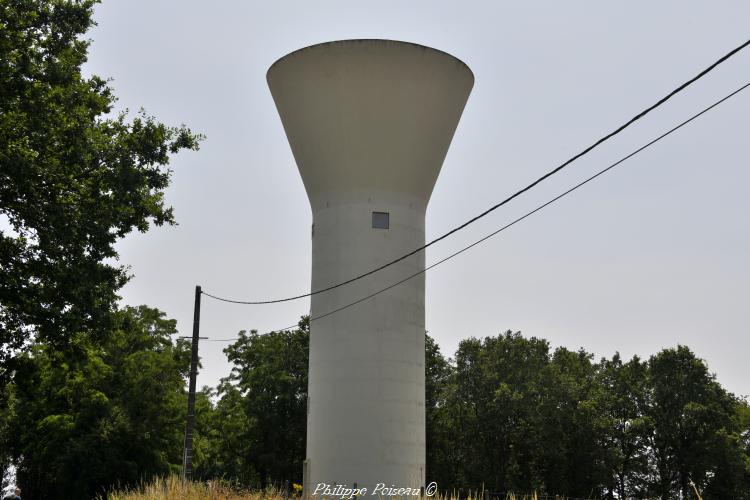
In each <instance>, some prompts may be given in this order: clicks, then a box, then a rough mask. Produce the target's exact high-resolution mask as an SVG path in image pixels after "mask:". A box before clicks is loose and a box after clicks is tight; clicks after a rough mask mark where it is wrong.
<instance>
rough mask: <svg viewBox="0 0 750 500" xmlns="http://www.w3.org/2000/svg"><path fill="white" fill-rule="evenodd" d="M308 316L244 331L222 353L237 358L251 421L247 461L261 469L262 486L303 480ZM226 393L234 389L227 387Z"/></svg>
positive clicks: (236, 377) (237, 379) (235, 375)
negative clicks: (291, 324) (292, 324)
mask: <svg viewBox="0 0 750 500" xmlns="http://www.w3.org/2000/svg"><path fill="white" fill-rule="evenodd" d="M309 345H310V321H309V318H308V317H304V318H302V319H301V320H300V322H299V326H298V328H297V329H295V330H284V331H278V332H269V333H266V334H263V335H261V334H259V333H258V332H257V331H255V330H253V331H251V332H250V333H249V334H247V333H246V332H244V331H242V332H240V338H239V340H237V342H235V343H234V344H232V345H230V346H229V347H227V348H226V349H225V350H224V352H225V353H226V354H227V358H228V359H229V361H230V362H232V363H234V368H233V369H232V375H231V377H230V380H231V381H232V382H234V383H236V385H237V389H238V390H239V393H240V394H241V396H242V399H243V401H242V404H243V408H244V410H245V415H246V417H247V421H248V424H249V425H248V429H247V431H246V433H245V434H244V437H245V440H246V446H247V447H246V449H245V460H246V462H247V463H248V464H249V465H251V466H252V468H253V469H254V470H255V471H256V472H257V476H258V479H259V482H260V485H259V486H260V487H261V488H265V487H266V486H267V485H268V484H273V483H275V484H277V485H280V484H281V483H282V482H283V481H285V480H289V481H294V482H297V483H301V482H302V462H303V460H304V457H305V438H306V435H307V432H306V431H307V419H306V415H307V370H308V356H309ZM225 394H227V397H236V394H235V393H233V392H232V391H230V390H226V391H225Z"/></svg>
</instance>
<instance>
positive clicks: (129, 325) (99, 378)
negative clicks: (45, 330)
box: [7, 306, 190, 499]
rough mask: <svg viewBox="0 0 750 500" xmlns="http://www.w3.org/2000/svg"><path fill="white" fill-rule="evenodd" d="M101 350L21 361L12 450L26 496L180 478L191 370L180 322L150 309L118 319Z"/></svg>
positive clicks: (68, 494)
mask: <svg viewBox="0 0 750 500" xmlns="http://www.w3.org/2000/svg"><path fill="white" fill-rule="evenodd" d="M115 324H116V325H117V326H116V328H115V329H114V330H113V331H112V332H110V333H109V334H108V335H107V336H106V337H105V338H104V339H102V340H101V341H100V342H97V343H92V342H90V341H89V340H88V339H87V338H86V336H79V337H77V338H75V339H74V340H73V347H74V349H73V350H72V351H73V354H71V352H70V351H69V352H67V353H61V352H60V351H57V350H55V349H54V348H52V347H50V346H48V345H46V344H37V345H35V346H34V347H33V348H32V349H31V350H30V351H29V352H28V353H26V354H24V355H23V356H21V357H20V359H19V364H18V373H17V376H16V377H15V383H14V384H13V385H12V388H13V390H14V393H15V402H14V405H13V415H12V419H11V422H10V427H11V429H10V432H9V433H8V437H7V445H8V447H9V448H8V449H9V450H10V452H11V453H12V456H13V458H14V461H15V463H16V465H17V477H18V482H19V484H21V485H22V487H23V490H24V494H25V496H29V497H31V498H71V499H78V498H91V497H92V496H94V494H95V493H97V492H102V491H104V490H105V489H106V488H108V487H111V486H114V485H130V484H136V483H137V482H138V481H139V480H141V479H142V478H150V477H152V476H154V475H156V474H167V473H169V472H174V471H177V470H179V465H180V463H181V453H180V452H181V448H182V430H183V428H184V418H185V407H186V397H185V392H184V377H185V375H186V369H187V367H188V364H189V356H190V352H189V346H188V344H187V343H186V342H178V344H177V345H174V344H173V343H172V341H171V339H170V335H172V334H174V333H176V328H175V321H174V320H168V319H165V318H164V314H163V313H161V312H160V311H158V310H156V309H151V308H148V307H146V306H140V307H138V308H130V307H128V308H126V309H124V310H122V311H120V312H118V313H117V314H116V315H115Z"/></svg>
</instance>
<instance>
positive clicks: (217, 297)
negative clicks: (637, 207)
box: [203, 40, 750, 305]
mask: <svg viewBox="0 0 750 500" xmlns="http://www.w3.org/2000/svg"><path fill="white" fill-rule="evenodd" d="M748 45H750V40H748V41H746V42H745V43H743V44H742V45H740V46H738V47H736V48H735V49H732V50H731V51H730V52H728V53H727V54H725V55H724V56H722V57H720V58H719V59H717V60H716V62H714V63H713V64H711V65H710V66H708V67H707V68H706V69H704V70H703V71H701V72H700V73H698V74H697V75H696V76H694V77H693V78H691V79H690V80H688V81H686V82H685V83H683V84H682V85H680V86H679V87H677V88H676V89H674V90H673V91H672V92H670V93H669V94H667V95H666V96H664V97H663V98H661V99H660V100H659V101H657V102H656V103H655V104H653V105H652V106H650V107H648V108H646V109H644V110H643V111H641V112H640V113H638V114H637V115H635V116H634V117H633V118H631V119H630V120H628V121H627V122H625V123H624V124H623V125H621V126H620V127H618V128H617V129H615V130H614V131H612V132H610V133H609V134H607V135H605V136H604V137H602V138H601V139H599V140H597V141H596V142H594V143H593V144H592V145H591V146H589V147H587V148H586V149H584V150H583V151H581V152H580V153H578V154H576V155H575V156H573V157H571V158H570V159H568V160H566V161H565V162H564V163H562V164H561V165H560V166H558V167H557V168H555V169H553V170H550V171H549V172H547V173H546V174H544V175H543V176H541V177H539V178H538V179H537V180H535V181H534V182H532V183H531V184H529V185H528V186H526V187H524V188H523V189H521V190H519V191H517V192H515V193H514V194H512V195H511V196H509V197H507V198H506V199H504V200H503V201H501V202H500V203H497V204H496V205H493V206H492V207H490V208H488V209H487V210H485V211H484V212H482V213H481V214H479V215H477V216H476V217H473V218H471V219H469V220H468V221H466V222H464V223H463V224H461V225H460V226H458V227H455V228H453V229H451V230H450V231H448V232H447V233H445V234H443V235H441V236H438V237H437V238H435V239H433V240H432V241H430V242H428V243H426V244H425V245H423V246H421V247H419V248H417V249H415V250H412V251H411V252H409V253H407V254H405V255H402V256H401V257H398V258H397V259H394V260H392V261H390V262H387V263H385V264H383V265H381V266H379V267H376V268H374V269H372V270H370V271H367V272H365V273H363V274H360V275H358V276H355V277H353V278H350V279H348V280H346V281H342V282H340V283H337V284H335V285H331V286H328V287H325V288H321V289H318V290H313V291H311V292H309V293H304V294H301V295H295V296H291V297H286V298H283V299H270V300H257V301H250V300H247V301H246V300H234V299H227V298H223V297H219V296H216V295H212V294H210V293H207V292H203V295H206V296H208V297H211V298H212V299H216V300H219V301H222V302H229V303H232V304H244V305H263V304H277V303H279V302H289V301H292V300H297V299H303V298H306V297H311V296H313V295H317V294H319V293H323V292H327V291H330V290H333V289H335V288H339V287H342V286H344V285H348V284H349V283H353V282H354V281H357V280H360V279H362V278H365V277H367V276H370V275H372V274H374V273H376V272H378V271H381V270H383V269H385V268H387V267H390V266H392V265H394V264H396V263H398V262H401V261H402V260H404V259H407V258H408V257H411V256H412V255H415V254H417V253H419V252H421V251H423V250H425V249H426V248H428V247H430V246H432V245H434V244H435V243H437V242H439V241H441V240H444V239H445V238H447V237H448V236H450V235H452V234H454V233H456V232H458V231H460V230H461V229H464V228H465V227H466V226H468V225H470V224H473V223H474V222H476V221H478V220H479V219H481V218H482V217H485V216H486V215H488V214H489V213H491V212H493V211H495V210H497V209H498V208H500V207H502V206H503V205H505V204H507V203H508V202H510V201H511V200H513V199H515V198H517V197H518V196H520V195H522V194H523V193H525V192H526V191H528V190H530V189H532V188H533V187H534V186H536V185H537V184H539V183H540V182H542V181H544V180H545V179H547V178H548V177H551V176H552V175H554V174H556V173H557V172H559V171H560V170H562V169H563V168H565V167H567V166H568V165H570V164H571V163H573V162H574V161H575V160H577V159H578V158H580V157H582V156H584V155H586V154H587V153H589V152H590V151H591V150H593V149H594V148H596V147H597V146H599V145H600V144H602V143H603V142H605V141H607V140H608V139H610V138H612V137H614V136H615V135H617V134H619V133H620V132H622V131H623V130H625V129H626V128H628V127H629V126H630V125H632V124H633V123H635V122H636V121H638V120H640V119H641V118H643V117H644V116H646V115H647V114H648V113H650V112H651V111H653V110H654V109H656V108H658V107H659V106H661V105H662V104H664V103H665V102H667V101H668V100H669V99H671V98H672V97H673V96H674V95H676V94H677V93H679V92H681V91H683V90H684V89H685V88H687V87H688V86H690V85H691V84H692V83H694V82H696V81H697V80H699V79H701V78H702V77H703V76H705V75H706V74H708V73H709V72H711V71H712V70H713V69H714V68H716V67H717V66H718V65H719V64H721V63H723V62H724V61H726V60H727V59H729V58H730V57H732V56H733V55H734V54H736V53H737V52H739V51H740V50H742V49H744V48H745V47H747V46H748Z"/></svg>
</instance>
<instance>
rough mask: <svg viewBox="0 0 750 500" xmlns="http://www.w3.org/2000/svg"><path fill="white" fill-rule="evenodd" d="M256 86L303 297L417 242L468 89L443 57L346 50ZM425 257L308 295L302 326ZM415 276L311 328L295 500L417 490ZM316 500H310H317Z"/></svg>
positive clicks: (419, 329)
mask: <svg viewBox="0 0 750 500" xmlns="http://www.w3.org/2000/svg"><path fill="white" fill-rule="evenodd" d="M267 79H268V84H269V87H270V89H271V93H272V95H273V98H274V101H275V102H276V106H277V108H278V111H279V115H280V116H281V121H282V123H283V125H284V130H285V131H286V135H287V138H288V139H289V144H290V146H291V149H292V152H293V154H294V158H295V160H296V162H297V166H298V168H299V172H300V174H301V176H302V180H303V182H304V185H305V189H306V190H307V195H308V197H309V200H310V206H311V207H312V215H313V227H312V289H313V290H319V289H322V288H325V287H328V286H331V285H333V284H336V283H339V282H341V281H344V280H348V279H350V278H352V277H353V276H356V275H359V274H361V273H364V272H366V271H369V270H371V269H373V268H375V267H377V266H380V265H382V264H384V263H386V262H388V261H390V260H392V259H394V258H396V257H399V256H401V255H403V254H405V253H407V252H409V251H411V250H414V249H415V248H417V247H419V246H421V245H423V244H424V243H425V210H426V209H427V203H428V202H429V199H430V194H431V193H432V189H433V187H434V185H435V181H436V180H437V177H438V174H439V172H440V168H441V166H442V163H443V159H444V158H445V155H446V153H447V151H448V146H449V145H450V142H451V139H452V138H453V134H454V132H455V130H456V126H457V125H458V121H459V118H460V117H461V113H462V112H463V109H464V106H465V104H466V100H467V99H468V97H469V93H470V92H471V88H472V86H473V83H474V76H473V74H472V72H471V70H469V68H468V67H467V66H466V64H464V63H463V62H461V61H460V60H458V59H456V58H455V57H453V56H451V55H449V54H446V53H445V52H441V51H439V50H435V49H431V48H429V47H424V46H421V45H416V44H412V43H404V42H396V41H389V40H345V41H337V42H330V43H323V44H319V45H314V46H311V47H307V48H304V49H300V50H298V51H296V52H292V53H291V54H289V55H287V56H285V57H282V58H281V59H279V60H278V61H276V62H275V63H274V64H273V66H271V68H270V69H269V70H268V75H267ZM424 265H425V260H424V252H420V253H419V254H417V255H414V256H412V257H410V258H408V259H406V260H404V261H402V262H400V263H398V264H396V265H393V266H391V267H388V268H386V269H385V270H382V271H380V272H377V273H375V274H374V275H371V276H369V277H367V278H364V279H361V280H358V281H356V282H354V283H352V284H349V285H346V286H342V287H340V288H336V289H334V290H332V291H329V292H325V293H321V294H317V295H314V296H313V297H312V302H311V314H312V317H313V318H316V317H318V316H322V315H325V314H327V313H329V312H331V311H335V310H336V309H338V308H340V307H342V306H344V305H346V304H349V303H351V302H352V301H355V300H357V299H360V298H362V297H366V296H368V295H369V294H371V293H373V292H376V291H378V290H380V289H382V288H384V287H386V286H388V285H390V284H392V283H394V282H396V281H398V280H400V279H402V278H403V277H405V276H408V275H410V274H413V273H415V272H416V271H419V270H422V269H424ZM424 314H425V313H424V275H422V276H420V277H418V278H414V279H412V280H410V281H408V282H406V283H404V284H402V285H399V286H397V287H395V288H392V289H390V290H388V291H387V292H385V293H382V294H379V295H377V296H375V297H373V298H370V299H368V300H365V301H363V302H361V303H359V304H357V305H355V306H352V307H349V308H347V309H344V310H341V311H339V312H336V313H335V314H330V315H328V316H325V317H322V318H321V319H317V320H314V321H313V322H312V324H311V327H310V371H309V393H308V394H309V400H308V411H307V452H306V462H305V471H304V477H305V481H304V482H305V485H304V487H305V493H306V495H312V494H313V493H314V492H315V489H316V487H317V485H318V484H324V483H325V484H329V485H333V484H339V485H348V486H351V485H353V484H354V483H356V484H357V486H358V487H360V488H362V487H366V488H368V494H369V493H370V492H372V491H373V490H372V489H373V488H375V487H376V486H377V484H378V483H385V484H386V486H388V487H390V486H391V485H394V486H397V487H412V488H418V487H420V486H422V485H423V483H424V479H425V406H424V405H425V384H424V380H425V366H424V337H425V329H424V326H425V315H424ZM321 492H322V491H321V490H318V495H320V493H321Z"/></svg>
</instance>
